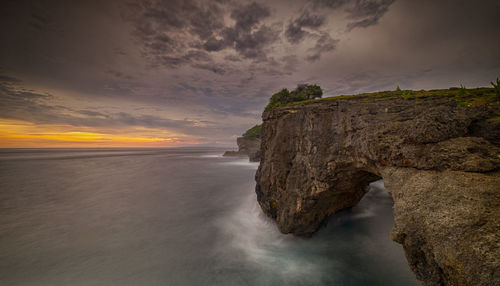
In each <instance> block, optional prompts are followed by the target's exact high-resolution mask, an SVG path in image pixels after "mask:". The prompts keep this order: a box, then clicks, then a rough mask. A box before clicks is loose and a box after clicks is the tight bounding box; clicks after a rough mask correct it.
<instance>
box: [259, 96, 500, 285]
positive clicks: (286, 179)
mask: <svg viewBox="0 0 500 286" xmlns="http://www.w3.org/2000/svg"><path fill="white" fill-rule="evenodd" d="M470 92H471V93H473V96H469V97H468V95H467V94H465V93H464V94H461V95H460V96H459V97H457V93H456V91H450V92H449V93H447V92H444V93H440V94H439V95H436V94H433V93H432V92H428V93H420V94H419V95H418V96H413V97H409V96H408V97H405V96H401V95H400V94H394V93H385V94H384V93H380V94H375V95H369V96H353V97H339V98H329V99H325V100H316V101H311V102H306V103H301V104H295V105H292V106H285V107H279V108H273V109H269V110H266V111H265V112H264V113H263V127H262V134H261V139H262V143H261V161H260V166H259V169H258V171H257V174H256V181H257V185H256V193H257V199H258V202H259V204H260V206H261V207H262V209H263V211H264V212H265V213H266V214H267V215H268V216H270V217H272V218H274V219H275V220H276V222H277V225H278V228H279V230H280V231H281V232H283V233H293V234H296V235H302V236H308V235H311V234H312V233H313V232H314V231H316V230H317V229H318V227H319V226H320V224H321V222H322V221H323V220H324V219H325V218H326V217H328V216H329V215H332V214H333V213H335V212H337V211H339V210H341V209H343V208H346V207H350V206H353V205H355V204H357V203H358V202H359V200H360V199H361V198H362V197H363V195H364V194H365V192H366V190H367V185H368V183H369V182H371V181H374V180H376V179H379V178H383V179H384V182H385V185H386V188H387V190H388V192H389V193H390V194H391V195H392V198H393V200H394V207H393V209H394V218H395V225H394V228H393V231H392V233H391V238H392V239H393V240H395V241H396V242H398V243H400V244H402V245H403V248H404V250H405V253H406V257H407V259H408V262H409V265H410V267H411V269H412V270H413V272H414V273H415V275H416V277H417V279H418V280H420V281H421V282H422V284H424V285H500V263H499V261H500V247H499V244H500V234H499V230H500V191H499V186H500V149H499V147H500V134H499V130H500V120H499V118H498V117H499V114H500V113H499V111H500V107H499V104H498V101H496V102H495V100H493V101H491V100H489V99H491V97H488V98H489V99H488V98H486V95H487V94H489V92H491V90H490V89H483V91H481V90H479V89H478V90H475V91H473V92H472V91H470ZM483 93H484V94H483ZM488 100H489V101H488ZM463 102H465V103H463Z"/></svg>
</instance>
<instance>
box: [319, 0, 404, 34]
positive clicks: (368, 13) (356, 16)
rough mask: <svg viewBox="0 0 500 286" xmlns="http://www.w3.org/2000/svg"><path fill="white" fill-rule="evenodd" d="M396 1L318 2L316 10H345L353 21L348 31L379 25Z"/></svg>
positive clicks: (326, 0) (338, 0) (348, 0)
mask: <svg viewBox="0 0 500 286" xmlns="http://www.w3.org/2000/svg"><path fill="white" fill-rule="evenodd" d="M394 1H395V0H316V1H314V4H313V7H314V8H315V9H316V10H320V9H323V8H325V7H326V8H330V9H333V10H337V9H344V10H345V11H346V12H347V14H348V17H349V18H351V19H353V20H354V21H351V22H349V23H347V31H351V30H352V29H354V28H366V27H369V26H373V25H376V24H378V21H379V20H380V18H382V16H384V14H385V13H386V12H387V11H388V10H389V6H391V5H392V3H394Z"/></svg>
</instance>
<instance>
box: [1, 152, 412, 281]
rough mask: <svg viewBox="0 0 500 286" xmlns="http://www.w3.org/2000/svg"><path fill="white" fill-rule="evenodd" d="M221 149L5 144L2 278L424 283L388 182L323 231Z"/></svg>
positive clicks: (375, 187)
mask: <svg viewBox="0 0 500 286" xmlns="http://www.w3.org/2000/svg"><path fill="white" fill-rule="evenodd" d="M221 153H222V150H217V149H187V148H186V149H130V150H125V149H104V150H92V149H74V150H70V149H60V150H3V151H0V285H418V283H417V282H416V281H415V279H414V278H413V276H412V274H411V272H410V270H409V269H408V266H407V263H406V260H405V258H404V253H403V250H402V248H401V246H400V245H398V244H396V243H394V242H392V241H391V240H390V239H389V232H390V229H391V227H392V224H393V217H392V210H391V207H392V200H391V198H390V197H389V196H388V194H387V192H386V191H385V190H384V188H383V183H382V182H381V181H379V182H376V183H374V184H372V189H371V191H370V192H369V193H368V194H367V195H366V196H365V197H364V198H363V200H362V201H361V202H360V203H359V204H358V205H357V206H356V207H354V208H352V209H350V210H346V211H342V212H340V213H338V214H337V215H335V216H334V217H332V218H331V219H330V220H329V222H328V225H327V226H326V227H324V228H322V229H321V230H320V231H319V232H318V233H316V234H315V235H314V236H313V237H312V238H309V239H303V238H297V237H293V236H290V235H283V234H280V233H279V232H278V231H277V229H276V226H275V225H274V223H273V222H272V221H270V220H269V219H267V218H266V217H265V216H264V215H263V214H262V212H261V211H260V208H259V207H258V205H257V203H256V198H255V193H254V186H255V182H254V175H255V171H256V169H257V166H258V164H256V163H248V162H247V160H246V159H241V158H224V157H222V156H220V154H221Z"/></svg>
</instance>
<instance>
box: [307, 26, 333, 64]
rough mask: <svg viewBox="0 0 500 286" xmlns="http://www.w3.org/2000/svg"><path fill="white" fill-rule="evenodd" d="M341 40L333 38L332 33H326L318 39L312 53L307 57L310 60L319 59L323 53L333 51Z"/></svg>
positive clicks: (311, 50)
mask: <svg viewBox="0 0 500 286" xmlns="http://www.w3.org/2000/svg"><path fill="white" fill-rule="evenodd" d="M338 42H339V40H336V39H333V38H332V37H330V35H328V34H326V33H324V34H322V35H321V36H320V37H319V38H318V40H317V41H316V45H315V46H314V47H313V48H311V49H310V50H309V51H310V54H309V55H308V56H307V57H306V59H307V60H308V61H309V62H314V61H317V60H319V59H320V58H321V55H322V54H323V53H326V52H330V51H333V50H334V49H335V48H336V46H337V43H338Z"/></svg>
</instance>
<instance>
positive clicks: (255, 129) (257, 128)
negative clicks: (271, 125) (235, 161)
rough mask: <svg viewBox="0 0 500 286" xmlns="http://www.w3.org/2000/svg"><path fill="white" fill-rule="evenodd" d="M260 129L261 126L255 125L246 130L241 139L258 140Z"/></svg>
mask: <svg viewBox="0 0 500 286" xmlns="http://www.w3.org/2000/svg"><path fill="white" fill-rule="evenodd" d="M261 129H262V124H257V125H255V126H254V127H252V128H250V129H248V130H247V131H245V133H243V137H256V138H260V131H261Z"/></svg>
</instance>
